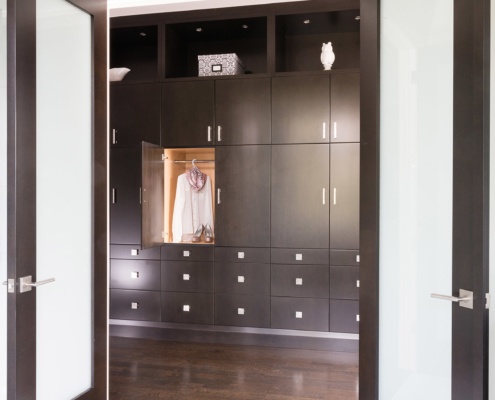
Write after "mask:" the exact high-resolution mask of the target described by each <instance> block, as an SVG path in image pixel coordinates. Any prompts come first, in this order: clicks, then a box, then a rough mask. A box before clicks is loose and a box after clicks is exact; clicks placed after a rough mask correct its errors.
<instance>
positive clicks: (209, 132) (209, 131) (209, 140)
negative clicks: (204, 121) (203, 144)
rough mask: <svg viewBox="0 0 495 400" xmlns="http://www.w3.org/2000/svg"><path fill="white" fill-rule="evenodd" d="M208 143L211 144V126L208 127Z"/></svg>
mask: <svg viewBox="0 0 495 400" xmlns="http://www.w3.org/2000/svg"><path fill="white" fill-rule="evenodd" d="M208 142H211V126H208Z"/></svg>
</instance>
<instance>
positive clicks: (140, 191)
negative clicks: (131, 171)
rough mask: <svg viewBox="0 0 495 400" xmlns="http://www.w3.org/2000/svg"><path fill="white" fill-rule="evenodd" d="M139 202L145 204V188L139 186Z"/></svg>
mask: <svg viewBox="0 0 495 400" xmlns="http://www.w3.org/2000/svg"><path fill="white" fill-rule="evenodd" d="M139 204H143V188H139Z"/></svg>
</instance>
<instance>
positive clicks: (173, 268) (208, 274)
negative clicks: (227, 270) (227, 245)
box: [162, 261, 213, 293]
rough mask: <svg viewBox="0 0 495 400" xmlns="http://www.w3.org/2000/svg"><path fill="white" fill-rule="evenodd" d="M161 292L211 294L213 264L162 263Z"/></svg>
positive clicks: (193, 262)
mask: <svg viewBox="0 0 495 400" xmlns="http://www.w3.org/2000/svg"><path fill="white" fill-rule="evenodd" d="M162 290H163V291H167V292H204V293H213V263H211V262H195V261H162Z"/></svg>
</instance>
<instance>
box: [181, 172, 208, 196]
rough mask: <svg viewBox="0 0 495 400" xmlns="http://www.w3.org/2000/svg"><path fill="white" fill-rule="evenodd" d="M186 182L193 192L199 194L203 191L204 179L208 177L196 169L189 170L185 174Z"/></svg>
mask: <svg viewBox="0 0 495 400" xmlns="http://www.w3.org/2000/svg"><path fill="white" fill-rule="evenodd" d="M186 175H187V181H188V182H189V185H191V188H192V190H194V191H195V192H199V191H200V190H201V189H203V186H204V185H205V183H206V178H207V177H208V175H206V174H203V173H202V172H201V171H200V170H199V168H198V167H193V168H191V169H190V170H189V171H188V172H186Z"/></svg>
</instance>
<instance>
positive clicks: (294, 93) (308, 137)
mask: <svg viewBox="0 0 495 400" xmlns="http://www.w3.org/2000/svg"><path fill="white" fill-rule="evenodd" d="M329 123H330V78H329V76H328V75H309V76H290V77H276V78H273V79H272V143H274V144H276V143H328V142H329V141H330V133H329Z"/></svg>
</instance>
